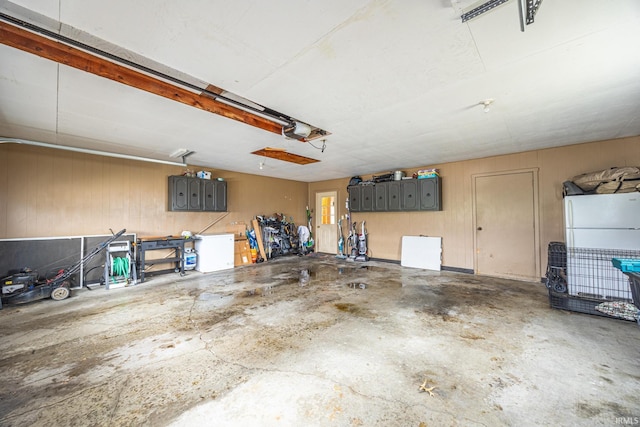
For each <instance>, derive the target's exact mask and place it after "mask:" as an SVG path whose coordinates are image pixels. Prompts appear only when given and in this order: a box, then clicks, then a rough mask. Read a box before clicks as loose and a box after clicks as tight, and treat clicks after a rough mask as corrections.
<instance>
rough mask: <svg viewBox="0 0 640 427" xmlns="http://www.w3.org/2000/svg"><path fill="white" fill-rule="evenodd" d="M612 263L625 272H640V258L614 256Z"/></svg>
mask: <svg viewBox="0 0 640 427" xmlns="http://www.w3.org/2000/svg"><path fill="white" fill-rule="evenodd" d="M611 263H612V264H613V266H614V267H615V268H617V269H618V270H620V271H622V272H623V273H640V259H626V258H612V259H611Z"/></svg>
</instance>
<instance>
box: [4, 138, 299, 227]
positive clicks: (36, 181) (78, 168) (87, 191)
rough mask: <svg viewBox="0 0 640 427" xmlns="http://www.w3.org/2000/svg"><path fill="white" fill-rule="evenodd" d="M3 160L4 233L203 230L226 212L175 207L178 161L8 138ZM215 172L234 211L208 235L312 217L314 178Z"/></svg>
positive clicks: (213, 173)
mask: <svg viewBox="0 0 640 427" xmlns="http://www.w3.org/2000/svg"><path fill="white" fill-rule="evenodd" d="M0 164H1V165H2V168H1V169H0V238H21V237H51V236H68V235H91V234H105V233H108V232H109V228H111V229H113V230H114V231H118V230H120V229H122V228H126V229H127V231H128V232H132V233H133V232H135V233H138V234H139V235H140V236H165V235H171V234H180V233H181V232H182V231H184V230H189V231H191V232H193V233H196V232H199V231H201V230H202V229H204V228H205V227H207V226H208V225H209V224H211V223H212V222H213V221H214V220H216V219H218V218H220V217H221V216H222V215H223V213H219V212H211V213H209V212H169V211H168V209H167V205H168V200H167V199H168V189H167V186H168V183H167V177H168V176H169V175H180V174H182V172H183V171H184V168H181V167H178V166H169V165H162V164H157V163H149V162H140V161H132V160H123V159H117V158H110V157H101V156H93V155H86V154H81V153H73V152H69V151H60V150H53V149H45V148H39V147H29V146H22V145H15V144H0ZM190 168H191V169H196V170H197V168H195V167H193V166H190ZM207 170H210V169H207ZM211 172H212V176H214V177H222V178H224V179H225V180H226V181H227V182H228V184H227V185H228V212H229V214H228V216H226V217H225V218H224V219H222V220H221V221H220V222H219V223H218V224H216V225H215V226H213V227H211V228H210V229H208V230H207V232H208V233H215V232H224V231H225V230H226V227H227V225H228V224H230V223H231V222H234V221H243V222H245V223H247V224H248V223H249V222H250V221H251V219H253V218H254V217H255V216H256V215H261V214H265V215H272V214H273V213H275V212H281V213H284V214H285V215H287V217H289V216H293V218H294V220H295V221H296V222H298V223H304V222H305V221H306V214H305V207H306V204H307V187H308V186H307V184H306V183H301V182H296V181H289V180H282V179H275V178H265V177H260V176H257V175H248V174H241V173H236V172H229V171H213V170H211Z"/></svg>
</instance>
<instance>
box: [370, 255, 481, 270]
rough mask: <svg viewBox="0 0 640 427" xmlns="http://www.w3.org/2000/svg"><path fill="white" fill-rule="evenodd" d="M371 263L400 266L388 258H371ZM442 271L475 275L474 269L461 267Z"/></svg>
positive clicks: (445, 267)
mask: <svg viewBox="0 0 640 427" xmlns="http://www.w3.org/2000/svg"><path fill="white" fill-rule="evenodd" d="M369 259H370V260H371V261H379V262H388V263H391V264H400V261H397V260H394V259H386V258H369ZM440 269H441V270H444V271H451V272H454V273H465V274H475V273H474V271H473V269H472V268H461V267H448V266H446V265H443V266H441V267H440Z"/></svg>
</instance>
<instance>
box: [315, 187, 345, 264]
mask: <svg viewBox="0 0 640 427" xmlns="http://www.w3.org/2000/svg"><path fill="white" fill-rule="evenodd" d="M323 197H333V201H334V203H335V208H336V212H335V221H336V223H335V224H332V225H333V226H334V229H335V233H336V244H337V242H338V230H337V228H336V227H337V226H336V224H337V223H338V220H339V219H340V213H339V212H338V191H337V190H327V191H316V193H315V218H314V219H315V226H316V229H315V230H313V232H314V233H313V235H314V239H315V248H316V251H317V252H320V233H319V232H318V227H319V225H320V216H321V211H320V210H321V208H322V206H320V205H318V201H319V200H322V198H323ZM334 252H335V248H334ZM323 253H332V252H323Z"/></svg>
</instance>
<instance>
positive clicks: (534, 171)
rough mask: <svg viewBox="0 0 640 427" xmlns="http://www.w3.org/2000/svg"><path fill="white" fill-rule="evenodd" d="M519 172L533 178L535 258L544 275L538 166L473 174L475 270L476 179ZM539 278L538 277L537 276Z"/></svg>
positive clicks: (475, 254)
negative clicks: (541, 259) (541, 251)
mask: <svg viewBox="0 0 640 427" xmlns="http://www.w3.org/2000/svg"><path fill="white" fill-rule="evenodd" d="M519 173H530V174H531V175H532V179H533V189H532V191H533V228H534V230H533V246H534V251H533V253H534V258H535V260H534V261H535V271H536V274H537V275H538V277H540V278H541V277H542V272H541V270H540V201H539V191H538V187H539V184H538V168H524V169H513V170H507V171H500V172H484V173H477V174H472V175H471V197H472V204H471V205H472V222H473V229H472V230H473V270H474V272H476V273H477V271H478V233H477V228H478V225H477V223H476V217H477V210H476V209H477V199H476V197H477V196H476V179H477V178H484V177H490V176H500V175H512V174H519ZM536 279H537V277H536Z"/></svg>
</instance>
